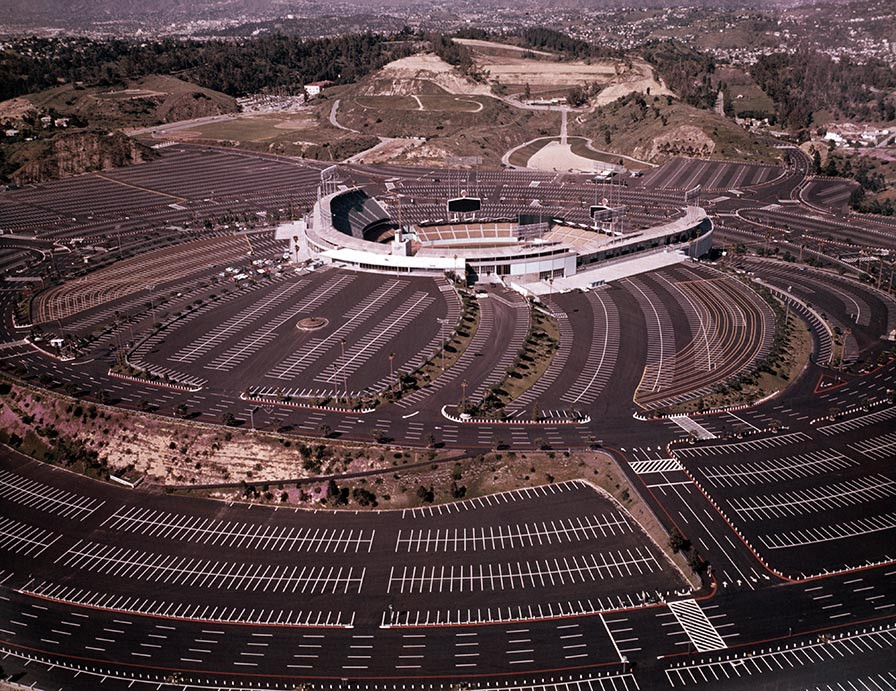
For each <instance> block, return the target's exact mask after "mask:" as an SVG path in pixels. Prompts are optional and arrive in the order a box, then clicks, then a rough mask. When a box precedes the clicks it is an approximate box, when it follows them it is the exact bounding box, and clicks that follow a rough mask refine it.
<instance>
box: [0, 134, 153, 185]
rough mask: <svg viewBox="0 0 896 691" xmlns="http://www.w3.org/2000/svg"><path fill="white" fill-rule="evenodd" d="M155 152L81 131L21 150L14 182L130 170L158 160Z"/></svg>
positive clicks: (120, 138) (115, 137)
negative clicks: (124, 168)
mask: <svg viewBox="0 0 896 691" xmlns="http://www.w3.org/2000/svg"><path fill="white" fill-rule="evenodd" d="M158 156H159V154H158V153H157V152H156V151H154V150H153V149H151V148H149V147H147V146H144V145H143V144H140V143H139V142H137V141H135V140H133V139H131V138H130V137H128V136H125V135H124V134H122V133H121V132H113V133H112V134H108V133H106V132H96V131H77V132H65V133H62V134H57V135H56V136H55V137H52V138H51V139H43V140H40V141H34V142H28V143H27V144H24V145H22V146H21V147H17V148H16V149H15V150H14V151H13V152H12V154H11V156H10V160H11V161H12V163H13V165H17V166H18V167H17V168H16V169H15V170H14V172H13V173H12V174H11V175H10V179H11V180H12V181H13V182H15V183H17V184H20V185H23V184H28V183H32V182H43V181H46V180H56V179H59V178H64V177H70V176H72V175H80V174H81V173H89V172H93V171H98V170H109V169H111V168H118V167H121V166H129V165H133V164H135V163H142V162H144V161H149V160H152V159H155V158H158Z"/></svg>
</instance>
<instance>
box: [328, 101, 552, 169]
mask: <svg viewBox="0 0 896 691" xmlns="http://www.w3.org/2000/svg"><path fill="white" fill-rule="evenodd" d="M421 100H422V102H423V104H424V108H425V109H424V110H418V109H417V108H416V102H415V101H413V99H410V102H412V103H413V104H414V106H415V107H414V108H413V109H409V105H410V104H409V97H407V96H395V97H389V96H380V97H370V96H359V97H357V98H355V97H353V96H352V95H351V93H350V92H349V91H347V92H344V94H343V96H342V104H341V106H340V108H339V121H340V122H341V123H342V124H343V125H346V126H348V127H351V128H353V129H356V130H358V131H359V132H362V133H364V134H371V135H376V136H382V137H425V138H426V139H427V140H428V143H427V146H426V147H423V148H421V149H417V150H415V151H412V152H411V155H413V156H419V155H423V157H424V158H431V159H432V160H431V162H433V163H438V160H439V159H442V158H444V155H446V154H447V155H451V156H481V157H482V158H483V161H484V162H485V163H486V164H491V165H497V164H499V163H500V160H501V155H502V154H503V153H504V152H505V151H507V150H508V149H510V148H512V147H514V146H516V145H517V144H522V143H523V142H525V141H527V140H528V139H531V138H533V137H537V136H552V135H556V134H557V132H558V131H559V126H560V122H559V116H558V114H557V113H549V112H548V113H546V112H538V111H521V110H518V109H515V108H511V107H510V106H508V105H506V104H504V103H502V102H500V101H497V100H495V99H493V98H489V97H485V96H460V97H457V98H456V99H455V98H454V97H447V96H446V97H438V98H437V97H429V98H422V99H421ZM474 102H478V103H481V104H482V110H479V111H477V112H472V108H474V107H475V106H473V105H471V104H472V103H474ZM327 112H329V110H327ZM427 151H429V152H431V154H432V155H431V156H425V154H426V152H427ZM416 160H420V159H416ZM443 162H444V161H443Z"/></svg>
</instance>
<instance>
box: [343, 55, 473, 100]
mask: <svg viewBox="0 0 896 691" xmlns="http://www.w3.org/2000/svg"><path fill="white" fill-rule="evenodd" d="M440 92H442V93H449V94H457V95H461V96H474V95H480V96H488V95H490V93H491V90H490V89H489V87H488V86H487V85H485V84H480V83H477V82H474V81H473V80H472V79H469V78H468V77H465V76H463V75H462V74H460V73H459V72H458V71H457V70H455V69H454V67H452V66H451V65H449V64H448V63H447V62H445V61H444V60H442V58H440V57H439V56H437V55H434V54H432V53H422V54H419V55H411V56H408V57H406V58H401V59H400V60H394V61H392V62H390V63H388V64H387V65H384V66H383V68H382V69H380V70H378V71H377V72H375V73H374V74H372V75H371V76H369V77H368V78H366V79H365V80H364V81H363V82H362V87H361V91H360V93H362V94H366V95H368V96H411V95H414V94H438V93H440Z"/></svg>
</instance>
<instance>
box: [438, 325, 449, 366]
mask: <svg viewBox="0 0 896 691" xmlns="http://www.w3.org/2000/svg"><path fill="white" fill-rule="evenodd" d="M447 321H448V320H447V319H439V334H440V337H441V339H442V371H443V372H444V371H445V323H446V322H447Z"/></svg>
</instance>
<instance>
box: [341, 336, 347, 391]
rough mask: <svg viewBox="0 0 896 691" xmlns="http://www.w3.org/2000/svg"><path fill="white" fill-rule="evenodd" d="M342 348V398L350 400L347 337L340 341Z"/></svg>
mask: <svg viewBox="0 0 896 691" xmlns="http://www.w3.org/2000/svg"><path fill="white" fill-rule="evenodd" d="M339 345H340V346H342V397H343V398H348V375H346V373H345V336H343V337H342V338H340V339H339Z"/></svg>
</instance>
